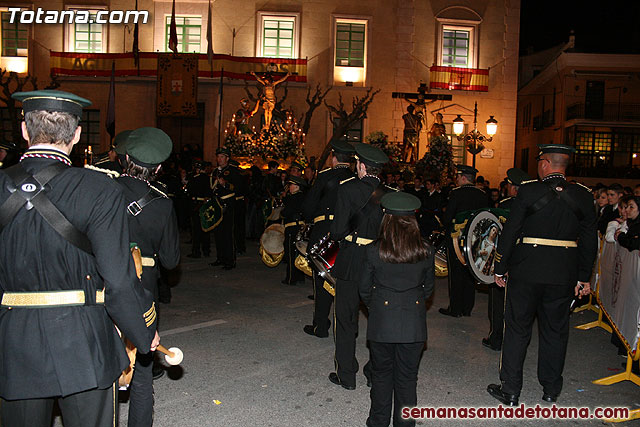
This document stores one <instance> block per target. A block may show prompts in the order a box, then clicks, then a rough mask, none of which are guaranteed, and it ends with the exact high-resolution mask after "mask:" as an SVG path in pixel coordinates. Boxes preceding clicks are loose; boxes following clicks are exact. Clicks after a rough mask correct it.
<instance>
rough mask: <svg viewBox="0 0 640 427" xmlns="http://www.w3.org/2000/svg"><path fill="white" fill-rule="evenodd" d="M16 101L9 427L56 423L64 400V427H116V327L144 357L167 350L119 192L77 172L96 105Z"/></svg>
mask: <svg viewBox="0 0 640 427" xmlns="http://www.w3.org/2000/svg"><path fill="white" fill-rule="evenodd" d="M13 98H14V99H17V100H18V101H21V102H22V108H23V111H24V118H25V121H24V122H23V123H22V136H23V138H24V139H25V140H27V142H28V145H29V149H28V150H27V152H26V153H25V154H24V156H23V157H22V159H21V162H20V165H19V166H14V167H12V168H10V169H8V170H6V171H2V172H0V212H1V214H0V217H1V218H2V220H1V226H2V230H1V233H2V236H1V238H0V242H1V243H0V277H1V278H2V280H0V291H1V292H2V302H1V303H0V335H1V336H2V346H1V347H0V377H1V378H2V381H0V397H2V399H3V400H2V404H1V411H2V425H4V426H44V425H49V424H50V422H51V416H52V414H51V411H52V408H53V404H54V400H57V402H58V406H59V407H60V410H61V412H62V417H63V421H64V425H65V426H67V427H69V426H71V427H76V426H77V427H82V426H99V427H107V426H113V425H116V419H115V413H114V407H115V405H116V404H117V400H116V398H115V395H116V388H115V387H114V381H115V380H116V379H117V378H118V377H119V376H120V373H121V372H122V371H123V369H124V368H126V367H127V366H128V365H129V358H128V357H127V354H126V352H125V350H124V347H123V345H122V341H121V339H120V337H119V336H118V332H117V330H116V328H115V326H114V322H115V324H116V325H117V327H118V328H119V329H120V331H122V332H123V333H124V335H126V336H127V338H128V339H129V340H130V341H131V342H132V343H133V344H134V345H135V346H136V347H137V348H138V349H140V351H141V352H143V353H148V352H149V351H153V350H155V349H156V347H157V345H158V343H159V337H158V335H157V333H156V313H155V305H154V303H153V298H152V295H151V294H149V293H148V292H146V291H145V290H144V288H143V287H142V286H140V282H139V280H138V279H137V277H136V271H135V266H134V262H133V259H132V257H131V253H130V251H129V226H128V224H127V219H126V216H125V215H126V205H125V199H124V196H123V194H122V189H121V188H120V186H118V185H117V184H116V183H115V182H114V181H113V180H111V179H110V178H109V177H108V176H107V175H105V174H102V173H99V172H95V171H91V170H87V169H80V168H73V167H70V166H71V161H70V159H69V153H70V152H71V150H72V148H73V146H74V145H75V144H76V143H77V142H78V141H79V140H80V132H81V128H80V127H79V126H78V122H79V120H80V117H81V116H82V108H83V107H86V106H88V105H91V103H90V102H89V101H87V100H86V99H84V98H80V97H78V96H76V95H74V94H71V93H68V92H62V91H50V90H43V91H34V92H18V93H15V94H13ZM32 207H35V209H32ZM52 223H53V224H54V225H50V224H52Z"/></svg>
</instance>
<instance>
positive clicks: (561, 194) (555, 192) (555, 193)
mask: <svg viewBox="0 0 640 427" xmlns="http://www.w3.org/2000/svg"><path fill="white" fill-rule="evenodd" d="M545 184H546V186H547V187H548V191H547V192H546V193H545V194H544V195H543V196H542V197H540V198H539V199H538V200H536V201H535V202H534V203H533V204H532V205H531V206H529V207H528V208H527V214H526V216H531V215H533V214H534V213H536V212H538V211H539V210H540V209H542V208H544V207H545V206H547V205H548V204H549V203H550V202H551V201H552V200H557V199H559V200H562V201H563V202H564V203H565V204H566V205H567V207H568V208H569V209H570V210H571V212H573V214H574V215H575V216H576V217H577V218H578V221H582V219H583V218H584V213H582V211H581V210H580V208H579V207H578V205H576V203H575V201H574V200H573V199H572V198H571V197H570V196H569V195H568V194H567V193H566V192H565V191H564V190H565V188H567V185H568V182H567V181H566V180H564V179H563V180H561V181H560V182H559V183H557V184H556V186H555V187H554V186H553V185H551V184H548V183H546V182H545ZM556 187H557V188H556ZM558 188H559V189H558Z"/></svg>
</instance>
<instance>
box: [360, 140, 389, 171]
mask: <svg viewBox="0 0 640 427" xmlns="http://www.w3.org/2000/svg"><path fill="white" fill-rule="evenodd" d="M355 148H356V160H360V162H362V163H364V164H365V165H369V166H373V167H382V166H383V165H385V164H386V163H388V162H389V157H387V155H386V154H384V151H382V150H381V149H379V148H378V147H375V146H373V145H371V144H365V143H359V144H356V147H355Z"/></svg>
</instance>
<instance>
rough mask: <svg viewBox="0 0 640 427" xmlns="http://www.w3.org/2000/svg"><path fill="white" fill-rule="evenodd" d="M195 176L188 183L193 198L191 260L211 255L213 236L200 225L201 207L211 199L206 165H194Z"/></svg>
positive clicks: (195, 163)
mask: <svg viewBox="0 0 640 427" xmlns="http://www.w3.org/2000/svg"><path fill="white" fill-rule="evenodd" d="M193 168H194V172H195V175H194V176H192V177H191V178H190V179H189V182H188V183H187V194H188V195H189V197H190V198H191V253H190V254H189V255H187V256H188V257H189V258H200V257H201V256H202V255H203V254H204V256H205V257H208V256H209V255H211V234H210V232H209V231H203V230H202V226H201V224H200V207H202V205H203V204H204V202H206V201H207V200H209V199H210V198H211V184H210V182H209V175H207V174H205V173H204V164H203V162H201V161H196V162H194V164H193Z"/></svg>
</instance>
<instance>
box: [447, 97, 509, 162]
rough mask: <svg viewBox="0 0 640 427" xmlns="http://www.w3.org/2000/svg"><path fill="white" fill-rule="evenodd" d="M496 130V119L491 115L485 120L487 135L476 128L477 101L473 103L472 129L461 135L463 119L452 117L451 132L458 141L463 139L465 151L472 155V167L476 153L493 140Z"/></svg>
mask: <svg viewBox="0 0 640 427" xmlns="http://www.w3.org/2000/svg"><path fill="white" fill-rule="evenodd" d="M497 131H498V121H497V120H496V119H494V118H493V116H489V120H487V135H489V136H484V135H483V134H482V133H480V131H479V130H478V103H477V102H476V103H475V106H474V107H473V129H472V130H471V131H469V132H467V133H466V134H465V135H462V132H464V119H463V118H462V117H460V114H458V117H456V118H455V119H453V133H455V134H456V137H457V138H458V141H464V143H465V146H466V148H467V151H468V152H470V153H471V154H472V155H473V165H472V166H473V167H474V168H475V167H476V155H477V154H478V153H479V152H481V151H482V150H484V143H485V142H491V141H492V140H493V135H495V134H496V132H497Z"/></svg>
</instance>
